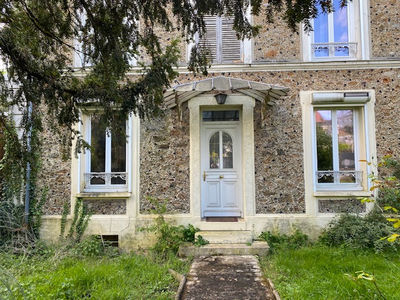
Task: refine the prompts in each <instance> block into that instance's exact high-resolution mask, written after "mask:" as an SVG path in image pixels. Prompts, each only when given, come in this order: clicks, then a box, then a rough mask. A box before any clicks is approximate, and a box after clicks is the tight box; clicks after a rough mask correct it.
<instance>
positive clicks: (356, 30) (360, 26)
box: [302, 0, 370, 62]
mask: <svg viewBox="0 0 400 300" xmlns="http://www.w3.org/2000/svg"><path fill="white" fill-rule="evenodd" d="M368 16H369V11H368V5H367V3H366V0H352V1H348V3H347V18H348V38H349V39H348V42H347V43H349V45H350V48H351V45H353V43H355V44H356V45H355V47H356V50H355V51H354V55H353V56H352V55H351V52H352V50H351V49H349V52H350V53H349V56H335V55H330V56H327V57H314V54H313V50H312V44H313V43H314V32H313V31H311V32H308V33H307V32H306V31H305V30H303V31H302V52H303V59H304V61H310V62H311V61H312V62H323V61H346V60H366V59H369V55H370V53H369V52H370V51H369V22H368ZM328 24H329V39H330V41H329V43H328V44H330V45H331V47H330V48H331V50H330V53H332V52H333V51H334V50H332V49H334V46H335V43H333V27H334V24H333V13H330V14H328ZM311 25H312V26H314V21H313V20H311ZM303 29H304V26H303ZM338 44H342V43H338Z"/></svg>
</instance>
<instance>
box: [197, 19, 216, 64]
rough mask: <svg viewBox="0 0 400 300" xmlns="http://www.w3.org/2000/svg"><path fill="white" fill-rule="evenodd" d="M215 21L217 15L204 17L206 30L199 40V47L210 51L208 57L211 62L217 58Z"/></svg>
mask: <svg viewBox="0 0 400 300" xmlns="http://www.w3.org/2000/svg"><path fill="white" fill-rule="evenodd" d="M217 22H218V17H217V16H205V17H204V23H205V25H206V30H207V32H206V34H205V36H203V37H202V38H201V39H200V41H199V45H200V47H204V48H207V49H208V50H209V51H210V52H211V57H210V58H209V59H210V61H212V62H215V61H216V60H217V31H218V30H217Z"/></svg>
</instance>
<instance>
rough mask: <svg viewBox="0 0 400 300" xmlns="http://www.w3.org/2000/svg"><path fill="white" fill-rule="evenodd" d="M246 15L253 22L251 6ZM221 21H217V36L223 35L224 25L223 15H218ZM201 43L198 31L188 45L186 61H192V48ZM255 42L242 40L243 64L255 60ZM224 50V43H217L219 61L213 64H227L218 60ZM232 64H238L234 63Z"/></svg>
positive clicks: (241, 54)
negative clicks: (222, 21) (253, 57)
mask: <svg viewBox="0 0 400 300" xmlns="http://www.w3.org/2000/svg"><path fill="white" fill-rule="evenodd" d="M246 17H247V19H248V20H249V22H250V23H252V15H251V7H250V5H249V7H248V8H247V10H246ZM217 19H218V20H219V21H217V37H218V36H221V32H222V26H221V17H217ZM198 43H199V35H198V33H196V34H195V36H194V37H192V41H191V42H189V43H188V44H187V47H186V61H187V62H189V61H190V55H191V52H192V48H193V47H194V46H195V45H196V44H198ZM252 45H253V42H252V40H251V39H244V40H242V41H241V46H240V51H241V53H240V56H241V63H243V64H251V63H252V62H253V60H252V56H253V46H252ZM221 52H222V44H221V43H217V49H216V60H217V62H213V64H214V65H215V64H227V63H226V62H222V63H221V62H218V61H220V59H219V57H220V56H221ZM232 64H237V63H233V62H232Z"/></svg>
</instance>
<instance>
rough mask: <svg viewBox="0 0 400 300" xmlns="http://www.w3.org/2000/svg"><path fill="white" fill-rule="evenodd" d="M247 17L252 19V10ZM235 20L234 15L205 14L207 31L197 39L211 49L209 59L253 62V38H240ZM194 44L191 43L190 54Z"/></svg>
mask: <svg viewBox="0 0 400 300" xmlns="http://www.w3.org/2000/svg"><path fill="white" fill-rule="evenodd" d="M247 18H248V19H251V18H250V10H248V13H247ZM233 22H234V19H233V16H204V23H205V26H206V33H205V35H204V36H203V37H201V38H200V37H199V36H196V37H195V41H196V44H197V45H198V46H199V47H204V48H206V49H207V50H208V51H209V60H210V61H211V62H212V63H214V64H229V63H248V64H250V63H251V54H252V53H251V52H252V50H251V40H249V39H244V40H243V41H242V40H239V39H238V38H237V35H236V31H235V30H234V29H233ZM192 45H193V44H189V47H188V51H187V53H188V55H190V52H191V51H190V50H191V47H192ZM188 60H189V56H188Z"/></svg>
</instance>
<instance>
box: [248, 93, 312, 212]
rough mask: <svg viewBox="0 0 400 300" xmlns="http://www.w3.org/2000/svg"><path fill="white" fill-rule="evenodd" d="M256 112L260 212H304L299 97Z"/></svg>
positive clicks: (257, 109)
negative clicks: (297, 99)
mask: <svg viewBox="0 0 400 300" xmlns="http://www.w3.org/2000/svg"><path fill="white" fill-rule="evenodd" d="M282 104H283V105H274V106H267V107H266V110H265V111H264V120H262V119H261V112H260V110H261V109H262V105H261V103H260V102H258V103H257V105H256V107H255V110H254V120H255V122H254V141H255V145H254V146H255V181H256V213H304V212H305V201H304V173H303V172H302V170H303V159H302V152H303V143H302V138H303V137H302V134H301V126H302V125H301V110H300V107H299V106H298V105H297V104H296V98H294V99H285V100H284V101H283V103H282Z"/></svg>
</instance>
